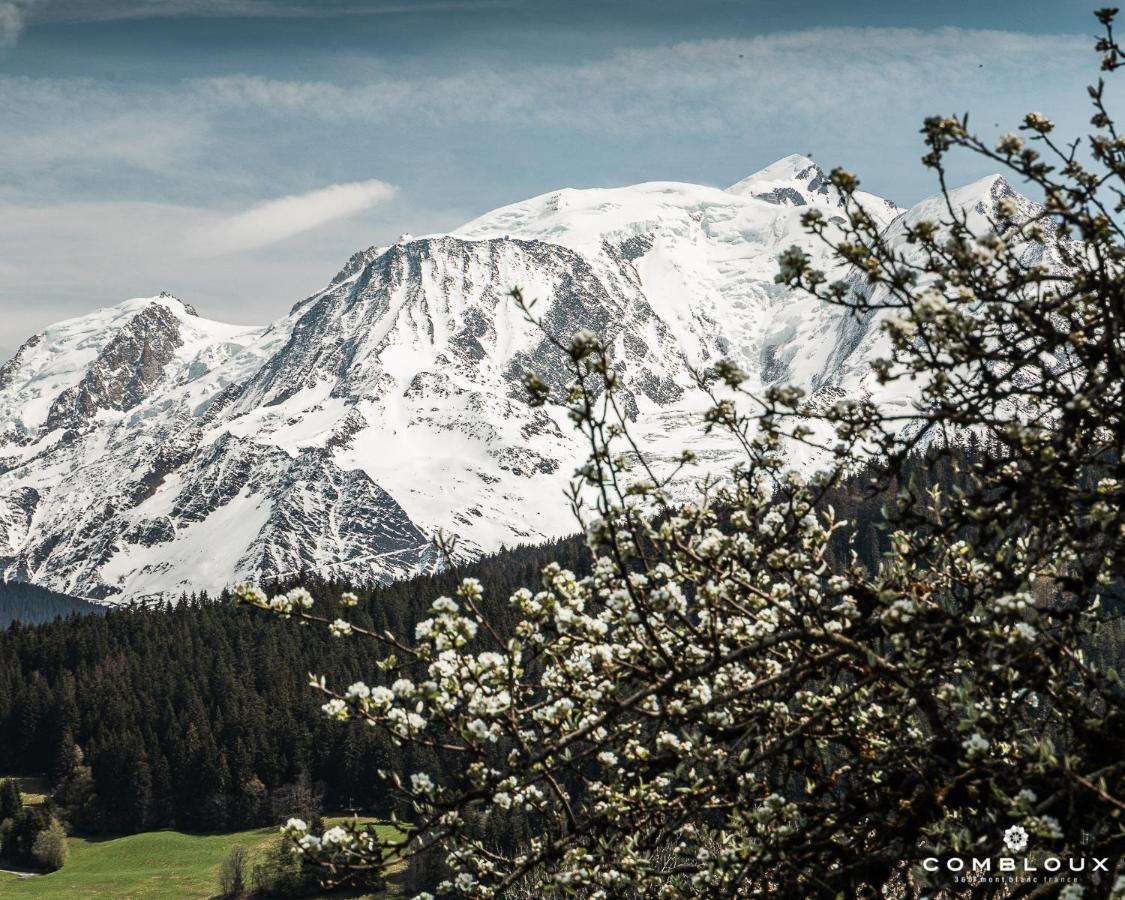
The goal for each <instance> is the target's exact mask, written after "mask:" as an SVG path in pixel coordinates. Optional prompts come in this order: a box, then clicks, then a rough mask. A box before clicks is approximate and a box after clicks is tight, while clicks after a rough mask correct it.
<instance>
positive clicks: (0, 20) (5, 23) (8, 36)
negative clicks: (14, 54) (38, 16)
mask: <svg viewBox="0 0 1125 900" xmlns="http://www.w3.org/2000/svg"><path fill="white" fill-rule="evenodd" d="M34 3H35V0H0V49H2V48H4V47H11V46H13V45H14V44H15V43H16V41H18V40H19V37H20V35H21V34H22V33H23V29H24V26H25V25H26V24H27V13H28V10H29V9H30V8H31V7H32V5H34Z"/></svg>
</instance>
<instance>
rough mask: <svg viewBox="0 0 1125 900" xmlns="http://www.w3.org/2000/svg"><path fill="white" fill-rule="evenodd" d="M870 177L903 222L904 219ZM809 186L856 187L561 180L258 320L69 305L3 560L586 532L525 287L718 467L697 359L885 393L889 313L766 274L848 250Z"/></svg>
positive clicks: (9, 376) (674, 450) (416, 565)
mask: <svg viewBox="0 0 1125 900" xmlns="http://www.w3.org/2000/svg"><path fill="white" fill-rule="evenodd" d="M1004 189H1006V190H1009V191H1010V188H1009V187H1007V185H1006V183H1005V185H1004ZM964 190H965V191H967V192H968V193H966V194H965V196H964V198H963V202H964V203H965V204H966V205H967V207H966V208H972V209H974V210H976V209H977V208H978V207H979V208H984V207H985V206H988V208H989V209H990V207H991V203H992V202H993V201H994V200H995V199H996V197H995V196H994V195H995V193H996V182H995V181H994V180H993V181H989V180H988V179H985V180H983V181H981V182H977V183H976V184H975V185H973V186H970V187H969V188H966V189H964ZM859 199H860V202H861V203H863V205H864V207H865V209H867V210H868V212H869V213H871V215H873V216H874V217H875V218H876V219H877V221H879V223H880V224H881V225H882V226H883V227H884V228H886V229H888V231H887V233H888V234H893V233H894V228H895V227H896V226H895V224H894V223H896V222H898V221H901V217H902V216H903V215H910V214H911V213H910V212H909V211H904V210H900V209H899V208H898V207H896V206H894V205H893V204H891V203H889V202H888V201H884V200H881V199H880V198H877V197H874V196H873V195H862V196H861V197H860V198H859ZM929 202H931V201H923V204H925V203H929ZM810 205H818V206H821V207H823V208H826V209H828V210H836V209H837V208H838V206H839V195H838V194H837V193H836V192H835V188H833V187H832V186H831V184H830V183H829V182H828V180H827V177H826V176H825V175H824V173H823V171H822V170H821V169H820V168H819V167H818V166H816V164H815V163H812V161H811V160H808V159H807V158H805V157H799V156H792V157H786V158H785V159H783V160H780V161H778V162H777V163H775V164H773V165H771V166H768V167H766V168H765V169H763V170H761V171H760V172H758V173H755V174H754V175H751V176H749V177H748V178H745V179H742V180H741V181H739V182H737V183H736V184H735V185H732V186H731V188H729V189H728V190H722V189H720V188H711V187H703V186H699V185H690V184H685V183H678V182H647V183H643V184H640V185H633V186H630V187H624V188H609V189H590V190H581V191H580V190H572V189H566V190H561V191H553V192H549V193H546V194H542V195H540V196H538V197H534V198H530V199H528V200H526V201H521V202H519V203H516V204H511V205H509V206H505V207H501V208H499V209H497V210H493V211H492V212H490V213H487V214H485V215H483V216H480V217H478V218H476V219H474V220H472V221H470V222H468V223H466V224H465V225H464V226H462V227H461V228H458V229H455V230H453V231H452V232H449V233H447V234H439V235H428V236H422V237H418V238H413V237H410V236H404V237H403V239H401V240H400V241H398V242H396V243H395V244H392V245H390V246H387V247H370V248H367V249H365V250H360V251H358V252H357V253H355V254H353V256H352V257H351V258H350V259H349V260H348V261H347V262H346V263H345V265H344V266H343V267H342V268H341V269H340V271H339V272H338V273H337V274H336V275H335V276H334V277H333V278H332V279H331V280H330V281H329V283H328V284H327V285H326V286H325V287H324V288H323V289H322V290H321V291H319V292H317V293H315V294H313V295H311V296H310V297H307V298H305V299H304V300H302V301H299V302H298V303H296V304H295V305H294V306H293V307H292V308H291V309H290V311H289V313H287V314H286V315H284V316H282V317H281V318H279V319H278V320H276V321H274V322H273V323H271V324H269V325H266V326H232V325H226V324H224V323H220V322H214V321H211V320H208V319H205V318H203V317H200V316H198V314H197V313H196V312H195V310H194V309H192V308H191V307H190V306H188V305H187V304H185V303H183V301H181V300H178V299H177V298H174V297H172V296H171V295H168V294H162V295H160V296H157V297H151V298H137V299H134V300H129V301H125V302H124V303H122V304H119V305H118V306H115V307H109V308H103V309H101V310H97V311H95V312H93V313H90V314H88V315H87V316H85V317H77V318H75V319H69V320H66V321H64V322H60V323H56V324H55V325H52V326H50V327H48V328H47V329H45V330H44V331H42V332H40V334H39V335H37V336H33V337H32V338H31V339H29V341H27V342H25V344H24V345H22V346H21V348H20V350H19V351H17V353H16V355H15V356H14V357H13V358H12V360H10V361H9V362H8V363H7V364H5V365H4V366H3V367H0V571H3V573H4V575H5V577H8V578H15V579H18V580H23V581H29V582H32V583H36V584H41V585H43V586H44V587H48V588H51V589H53V590H59V591H63V592H66V593H70V594H74V595H78V596H84V597H92V598H95V599H99V600H102V601H109V602H118V601H127V600H136V599H147V598H153V597H159V596H173V597H174V596H178V595H179V594H180V593H182V592H184V591H185V590H186V591H193V590H208V591H212V592H213V591H216V590H219V589H221V588H222V587H223V586H224V585H225V584H227V583H229V582H231V581H233V580H236V579H239V578H260V577H276V576H279V575H284V574H289V573H291V572H295V571H301V570H303V569H312V570H316V571H321V572H324V573H326V574H334V575H339V576H341V577H351V578H355V579H356V580H363V581H370V580H375V581H379V580H381V581H386V580H389V579H392V578H398V577H402V576H404V575H409V574H413V573H417V572H424V571H430V570H432V569H433V568H434V567H436V566H437V565H439V560H438V558H437V555H436V552H435V551H434V550H433V548H432V546H431V545H430V543H429V540H430V538H431V537H432V536H433V535H434V534H435V533H436V532H437V531H438V530H442V531H445V532H449V533H452V534H455V535H457V536H458V537H459V539H460V543H459V546H460V553H461V554H462V555H463V556H464V557H465V558H470V557H473V556H476V555H479V554H481V553H486V552H490V551H493V550H496V549H498V548H499V547H500V546H504V545H508V546H511V545H513V544H517V543H528V542H535V541H542V540H547V539H550V538H553V537H557V536H560V535H562V534H565V533H568V532H569V531H573V529H574V523H573V521H572V519H571V516H570V512H569V509H568V508H567V504H566V502H565V500H564V498H563V490H564V488H565V486H566V483H567V481H568V480H569V477H570V475H571V473H572V471H573V468H574V466H575V465H576V464H577V463H578V462H579V461H580V460H581V459H582V458H583V456H584V450H583V448H582V446H581V445H580V443H579V442H578V441H577V440H575V438H574V436H573V435H572V433H571V431H570V427H569V424H568V423H567V422H566V421H565V417H559V416H558V415H556V414H555V413H553V412H551V411H550V410H546V409H533V408H531V407H529V406H528V405H527V404H526V403H525V402H524V401H523V395H522V388H521V387H520V384H521V377H522V375H523V373H524V372H525V371H527V370H529V369H533V370H536V371H537V372H539V373H540V374H545V376H546V377H547V378H548V380H550V381H553V382H556V383H555V384H554V386H555V387H562V386H563V381H564V378H563V375H562V372H563V369H562V366H561V364H560V363H561V360H560V359H559V358H558V357H557V351H556V350H555V349H554V348H553V347H551V345H550V344H549V343H548V342H547V341H546V340H545V339H544V337H543V335H542V334H541V333H539V332H537V330H536V329H535V328H534V326H532V325H531V324H530V323H528V322H527V321H526V320H525V318H524V316H523V315H522V314H521V312H520V311H519V310H518V309H517V308H516V306H515V304H514V302H513V301H512V299H511V298H510V297H509V296H508V293H507V292H508V290H509V288H511V287H512V286H515V285H519V286H521V287H522V288H523V289H524V292H525V295H526V296H528V297H529V298H538V299H539V301H540V305H539V306H538V307H537V310H541V311H542V315H543V317H544V320H545V322H546V324H547V327H548V328H549V329H550V330H551V331H552V332H553V333H555V334H557V335H560V336H564V337H565V336H568V335H570V334H572V333H573V332H575V331H577V330H579V329H592V330H594V331H596V332H597V333H598V334H599V335H600V336H601V337H602V339H603V340H604V341H606V343H607V345H608V346H609V347H610V349H611V352H612V354H613V357H614V360H615V365H616V366H617V368H618V371H619V376H620V377H619V381H620V384H621V399H622V403H623V407H624V409H625V411H626V414H627V415H628V417H629V418H630V419H631V420H632V421H633V424H634V427H635V429H636V431H637V436H638V438H639V439H640V440H641V441H642V443H643V444H644V445H645V446H647V447H650V448H651V450H652V452H653V454H654V456H656V457H657V458H660V457H661V456H662V455H663V456H666V457H669V458H670V457H671V456H673V455H677V454H678V452H679V450H680V449H681V448H682V445H684V444H685V443H686V444H688V445H690V446H692V447H693V448H694V449H696V450H697V452H698V453H699V455H700V456H701V458H702V459H703V460H704V463H705V465H707V466H711V467H715V468H720V467H723V466H724V465H726V463H727V462H728V461H730V460H731V459H732V458H733V457H732V456H731V455H730V453H729V452H728V449H726V448H724V447H723V446H722V445H721V444H720V443H719V442H718V441H717V440H715V439H713V438H706V437H703V436H701V435H700V434H699V429H698V428H697V427H696V426H697V425H698V424H699V422H700V413H701V412H702V410H703V409H704V407H705V402H704V398H703V397H702V396H701V395H700V394H699V392H698V390H697V389H695V387H694V384H693V382H692V378H691V369H692V368H693V367H696V366H700V365H705V364H708V363H712V362H714V361H716V360H717V359H718V358H720V357H722V356H730V357H733V358H734V359H735V360H736V361H737V362H738V363H739V364H740V365H741V366H742V367H743V368H744V369H745V370H746V371H747V372H748V373H749V374H750V378H751V384H750V386H751V388H752V389H760V388H762V387H764V386H766V385H768V384H772V383H777V382H781V381H788V382H795V383H797V384H799V385H800V386H802V387H804V388H805V389H806V390H807V391H808V392H809V393H810V394H812V395H813V396H814V398H815V397H816V396H817V395H818V394H819V395H820V396H822V397H824V398H835V397H838V396H850V395H864V396H867V395H871V394H872V393H873V391H874V390H875V386H874V385H873V383H872V381H871V379H870V378H869V372H868V370H867V363H868V361H869V360H870V359H871V358H872V356H873V355H874V354H875V353H876V352H877V350H878V346H879V336H878V332H877V330H875V329H873V328H872V327H871V325H872V323H871V322H870V321H866V320H857V319H855V318H854V317H849V316H847V315H846V314H845V313H844V312H843V311H841V310H839V309H836V308H831V307H827V306H825V305H823V304H820V303H818V302H817V301H815V300H812V299H811V298H808V297H806V296H802V295H797V294H794V293H792V292H789V291H787V290H785V289H784V288H781V287H779V286H778V285H776V284H775V283H774V281H773V275H774V273H775V272H776V265H777V264H776V257H777V254H778V253H780V252H781V251H782V250H784V249H786V248H787V247H788V246H790V245H791V244H797V245H798V246H801V247H802V248H803V249H805V250H806V252H808V253H810V255H812V256H813V259H814V262H815V263H816V264H817V265H818V266H820V267H822V268H826V269H828V268H831V267H832V265H833V261H832V259H831V258H830V257H829V255H828V252H827V250H826V248H825V247H824V246H823V245H822V243H821V242H820V241H819V240H817V239H814V238H811V237H810V236H809V235H807V234H806V233H805V232H804V230H803V228H802V227H801V226H800V217H801V214H802V212H803V208H804V207H807V206H810ZM920 206H922V204H919V205H917V206H916V207H914V208H913V209H915V210H917V209H918V208H919V207H920ZM840 271H841V272H842V270H840ZM900 399H901V398H900ZM798 462H799V461H798Z"/></svg>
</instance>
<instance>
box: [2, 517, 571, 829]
mask: <svg viewBox="0 0 1125 900" xmlns="http://www.w3.org/2000/svg"><path fill="white" fill-rule="evenodd" d="M553 559H554V560H560V561H561V562H562V563H563V564H564V565H569V566H572V567H573V568H575V569H576V570H579V571H582V570H583V568H584V567H585V565H586V562H585V559H586V557H585V549H584V547H583V545H582V543H581V541H580V540H579V539H577V538H570V539H566V540H561V541H557V542H554V543H552V544H549V545H545V546H541V547H533V548H532V547H521V548H517V549H514V550H510V551H505V552H501V553H499V554H497V555H495V556H492V557H489V558H487V559H484V560H481V561H479V562H477V563H474V564H472V565H469V566H466V567H464V568H462V569H459V570H458V571H456V572H452V571H450V572H445V573H441V574H437V575H433V576H424V577H419V578H415V579H412V580H409V581H403V582H398V583H395V584H391V585H389V586H379V587H368V588H366V589H357V588H355V586H354V585H345V584H342V583H337V582H331V581H324V580H316V579H314V578H311V577H309V576H303V577H302V576H298V577H296V578H294V579H293V582H292V584H297V583H300V584H301V585H302V586H305V587H307V588H308V589H309V590H310V591H311V592H312V593H313V595H314V596H315V598H316V608H317V610H318V611H320V612H322V613H325V614H328V615H330V616H332V615H334V614H336V613H337V612H342V611H341V610H340V609H339V602H338V598H339V596H340V594H341V593H342V592H343V591H345V590H348V589H352V590H355V591H356V593H358V594H359V595H360V597H361V602H360V605H359V606H358V607H357V608H355V609H350V610H348V611H347V615H348V617H349V618H350V619H351V620H352V621H353V622H355V623H356V624H357V625H364V626H367V627H372V628H376V629H379V630H383V629H388V628H389V629H393V630H395V631H401V630H404V629H407V630H412V629H413V627H414V624H415V622H416V621H417V620H418V619H419V618H422V617H424V616H425V615H426V614H427V611H428V609H429V606H430V603H431V602H432V601H433V599H434V598H435V597H437V596H439V595H441V594H443V593H451V592H452V591H453V590H454V588H455V586H456V584H457V583H458V582H459V580H460V578H461V577H464V576H467V575H471V576H474V577H477V578H480V579H481V581H483V582H485V583H486V584H488V585H489V587H490V592H491V597H492V599H493V600H494V601H496V600H499V601H500V604H501V605H504V604H505V603H506V599H507V597H508V595H509V594H510V593H511V592H512V591H514V590H515V589H516V588H517V587H519V586H521V585H524V584H534V583H536V580H537V578H538V572H539V570H540V569H541V568H542V567H543V566H544V565H545V564H546V563H547V562H548V561H550V560H553ZM290 586H292V585H291V584H289V583H286V584H281V585H277V586H275V588H274V589H277V590H285V589H287V588H288V587H290ZM373 669H374V666H373V661H372V658H371V646H370V644H369V643H368V642H366V641H363V640H358V639H352V638H335V637H332V636H330V635H328V634H327V633H326V632H325V631H323V630H320V629H313V628H295V627H291V626H289V625H287V623H284V622H279V621H276V620H275V619H273V618H272V617H268V616H262V615H255V614H254V613H253V612H252V611H250V610H247V609H243V608H237V607H235V606H234V605H232V604H231V603H229V602H226V598H225V597H221V598H217V599H209V598H207V597H206V596H187V597H183V598H182V599H181V600H180V602H178V603H176V604H170V603H164V604H159V605H156V606H152V607H148V608H127V609H120V610H114V609H110V610H108V611H106V613H105V614H104V615H98V616H93V615H90V616H71V617H69V618H65V619H63V618H57V619H55V620H54V621H52V622H47V623H42V624H38V625H24V624H20V623H15V624H12V625H11V626H10V627H9V628H8V629H7V630H6V631H3V632H0V771H7V772H16V773H40V772H46V774H47V775H48V776H49V777H50V778H51V779H52V781H53V783H54V784H55V785H56V786H57V787H56V791H55V795H54V798H53V799H54V803H55V806H56V807H57V809H58V810H59V812H60V814H61V815H62V816H63V817H64V818H65V820H66V821H67V823H68V824H69V826H70V827H71V829H72V830H75V831H80V832H83V833H88V834H125V833H132V832H138V831H146V830H151V829H157V828H165V827H175V828H178V829H181V830H186V831H197V832H206V831H223V830H234V829H241V828H245V827H251V826H254V825H260V824H268V823H273V822H276V821H278V820H279V819H283V818H285V817H287V816H290V815H303V816H306V817H310V818H311V817H312V816H314V815H315V814H316V812H317V811H318V810H319V808H320V807H321V806H322V805H323V806H325V807H327V808H331V809H346V808H352V807H355V808H357V809H360V810H363V811H366V812H369V813H375V814H380V815H386V814H389V813H390V812H391V811H392V809H393V808H394V805H393V801H392V800H391V799H390V796H389V794H388V792H387V791H386V789H385V787H384V786H383V785H382V783H381V780H380V779H379V778H378V777H377V776H376V775H375V773H376V771H377V770H379V769H387V768H392V767H397V766H399V765H406V766H408V767H409V766H411V764H412V759H411V758H408V757H409V753H406V752H404V751H403V750H402V749H401V748H396V747H394V746H392V745H391V743H390V742H389V741H388V740H387V738H386V737H385V736H384V735H382V734H381V733H379V732H377V731H376V730H375V729H371V728H365V727H362V726H358V725H357V726H355V727H352V728H344V729H341V728H339V727H334V726H333V725H332V724H331V723H330V722H328V721H327V720H326V719H325V717H324V715H323V713H322V712H321V710H320V702H319V701H318V700H317V698H316V696H315V694H314V692H312V691H311V690H310V689H309V687H308V675H309V673H310V672H316V673H318V674H324V675H326V676H327V677H328V678H329V679H332V680H334V681H339V682H342V683H345V684H347V683H350V682H351V681H355V680H360V679H363V678H365V679H368V680H371V678H372V673H373ZM421 762H422V761H421V760H418V761H417V763H419V764H420V763H421Z"/></svg>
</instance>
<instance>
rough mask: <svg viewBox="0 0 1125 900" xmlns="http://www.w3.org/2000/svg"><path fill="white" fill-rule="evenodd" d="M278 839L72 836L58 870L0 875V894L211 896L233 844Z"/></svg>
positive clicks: (256, 846) (254, 835)
mask: <svg viewBox="0 0 1125 900" xmlns="http://www.w3.org/2000/svg"><path fill="white" fill-rule="evenodd" d="M329 821H330V823H331V822H335V821H339V820H329ZM386 827H387V829H388V830H390V826H386ZM277 839H278V831H277V828H274V827H269V828H256V829H252V830H250V831H239V832H233V833H231V834H203V835H196V834H183V833H181V832H178V831H151V832H146V833H144V834H133V835H129V836H127V837H119V838H108V839H96V840H87V839H85V838H81V837H71V838H70V858H69V859H68V860H67V863H66V865H65V866H64V867H63V868H62V869H60V870H59V871H58V872H52V873H51V874H49V875H34V876H30V877H25V878H21V877H19V876H17V875H13V874H9V873H0V896H3V897H5V898H8V897H12V898H23V897H45V898H51V900H70V898H75V900H81V898H99V900H106V898H114V900H133V898H137V900H186V898H208V897H214V896H215V895H216V894H217V893H218V875H219V866H220V865H221V864H222V862H223V860H224V859H225V858H226V855H227V853H229V852H230V849H231V848H232V847H234V846H236V845H238V844H241V845H243V846H245V847H246V848H247V849H248V850H250V851H251V854H252V855H254V854H255V853H256V852H260V851H261V850H263V849H265V848H266V847H267V846H268V845H269V844H270V843H271V842H273V841H275V840H277ZM392 893H393V892H392Z"/></svg>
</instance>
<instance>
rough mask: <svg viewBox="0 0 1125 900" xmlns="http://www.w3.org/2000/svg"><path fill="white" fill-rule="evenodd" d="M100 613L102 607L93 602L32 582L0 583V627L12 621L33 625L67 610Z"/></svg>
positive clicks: (60, 614)
mask: <svg viewBox="0 0 1125 900" xmlns="http://www.w3.org/2000/svg"><path fill="white" fill-rule="evenodd" d="M102 612H104V609H103V608H102V607H100V606H98V605H97V604H96V603H90V602H88V601H86V600H80V599H79V598H77V597H68V596H67V595H66V594H57V593H55V592H54V591H49V590H47V589H46V588H41V587H39V586H38V585H35V584H25V583H24V582H21V581H4V582H0V628H7V627H8V626H9V625H11V624H12V623H13V622H22V623H24V624H25V625H35V624H37V623H39V622H50V621H51V620H52V619H54V618H56V617H57V616H69V615H70V614H71V613H102Z"/></svg>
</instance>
